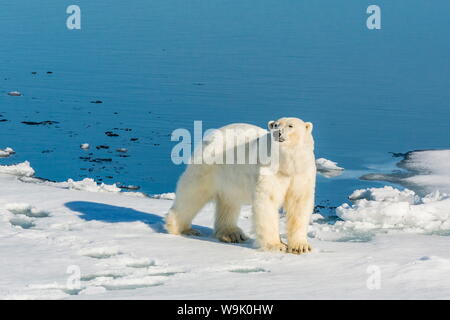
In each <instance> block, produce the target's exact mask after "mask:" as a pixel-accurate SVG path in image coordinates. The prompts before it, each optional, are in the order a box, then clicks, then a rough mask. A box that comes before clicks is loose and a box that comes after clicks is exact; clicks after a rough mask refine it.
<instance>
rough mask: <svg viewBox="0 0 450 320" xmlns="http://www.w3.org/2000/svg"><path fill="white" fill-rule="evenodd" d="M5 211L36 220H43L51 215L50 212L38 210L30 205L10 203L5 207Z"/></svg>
mask: <svg viewBox="0 0 450 320" xmlns="http://www.w3.org/2000/svg"><path fill="white" fill-rule="evenodd" d="M5 209H6V210H8V211H9V212H11V213H13V214H16V215H19V214H20V215H25V216H27V217H34V218H43V217H48V216H49V215H50V214H49V213H48V212H46V211H41V210H38V209H36V208H35V207H33V206H32V205H30V204H28V203H8V204H6V205H5Z"/></svg>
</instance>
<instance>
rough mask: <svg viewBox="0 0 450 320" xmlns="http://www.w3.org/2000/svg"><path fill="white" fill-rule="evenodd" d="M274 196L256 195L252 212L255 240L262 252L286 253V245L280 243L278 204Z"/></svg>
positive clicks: (268, 194)
mask: <svg viewBox="0 0 450 320" xmlns="http://www.w3.org/2000/svg"><path fill="white" fill-rule="evenodd" d="M277 200H278V199H276V197H275V195H274V194H270V193H262V192H261V193H258V194H257V195H256V196H255V199H254V201H253V206H252V211H253V219H254V226H255V232H256V238H257V241H258V244H259V245H260V246H261V248H262V249H263V250H267V251H281V252H286V250H287V245H286V244H285V243H283V242H281V239H280V232H279V214H278V209H279V203H278V201H277Z"/></svg>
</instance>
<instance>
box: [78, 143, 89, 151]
mask: <svg viewBox="0 0 450 320" xmlns="http://www.w3.org/2000/svg"><path fill="white" fill-rule="evenodd" d="M80 148H81V149H84V150H87V149H89V143H83V144H81V145H80Z"/></svg>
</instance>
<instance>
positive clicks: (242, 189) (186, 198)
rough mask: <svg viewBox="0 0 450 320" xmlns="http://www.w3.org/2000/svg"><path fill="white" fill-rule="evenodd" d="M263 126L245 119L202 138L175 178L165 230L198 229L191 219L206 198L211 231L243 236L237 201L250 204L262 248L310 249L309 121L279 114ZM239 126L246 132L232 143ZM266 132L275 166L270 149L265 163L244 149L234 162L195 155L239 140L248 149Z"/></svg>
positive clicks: (231, 238)
mask: <svg viewBox="0 0 450 320" xmlns="http://www.w3.org/2000/svg"><path fill="white" fill-rule="evenodd" d="M268 128H269V131H267V130H264V129H262V128H260V127H257V126H253V125H250V124H232V125H228V126H225V127H223V128H220V129H218V130H217V131H215V132H214V134H212V136H210V137H209V138H205V142H204V143H203V145H202V148H201V150H200V152H197V153H196V154H194V157H193V161H191V163H190V164H189V165H188V166H187V168H186V170H185V172H184V173H183V174H182V175H181V177H180V179H179V181H178V184H177V189H176V197H175V201H174V203H173V206H172V207H171V209H170V210H169V212H168V214H167V215H166V219H165V220H166V225H165V226H166V230H167V231H168V232H169V233H171V234H177V235H180V234H185V235H196V236H197V235H200V233H199V232H198V231H197V230H195V229H192V227H191V223H192V220H193V219H194V217H195V216H196V214H197V213H198V212H199V211H200V210H201V209H202V207H203V206H204V205H205V204H206V203H207V202H209V201H214V202H215V203H216V212H215V223H214V232H215V236H216V237H217V238H218V239H219V240H221V241H224V242H234V243H237V242H243V241H246V240H247V236H246V235H245V234H244V233H243V232H242V230H241V229H240V228H239V227H238V226H237V220H238V217H239V213H240V208H241V206H242V205H246V204H250V205H252V213H253V226H254V230H255V233H256V238H257V243H258V244H259V245H260V247H261V248H262V249H264V250H276V251H283V252H290V253H297V254H301V253H306V252H309V251H311V246H310V245H309V243H308V241H307V231H308V225H309V220H310V216H311V214H312V212H313V209H314V197H315V184H316V164H315V157H314V140H313V137H312V129H313V124H312V123H311V122H304V121H303V120H301V119H298V118H281V119H279V120H276V121H270V122H269V123H268ZM230 132H231V133H232V134H229V133H230ZM243 132H247V133H248V132H251V134H247V135H246V139H244V141H243V142H242V139H241V142H240V144H239V143H236V140H235V139H236V137H239V136H240V135H242V133H243ZM219 137H220V138H219ZM267 137H269V138H268V139H266V141H268V145H269V146H270V150H275V148H274V147H276V148H277V149H276V150H277V152H276V154H277V165H276V166H274V165H273V162H274V161H273V160H274V158H275V156H274V155H275V152H274V151H271V152H269V153H268V154H269V159H270V160H271V161H272V162H271V163H270V167H268V164H267V163H262V161H261V160H260V158H259V157H258V160H257V161H256V163H253V162H250V160H251V159H250V156H249V155H248V154H247V155H246V156H245V161H244V162H243V161H240V162H239V161H238V163H229V162H225V163H223V162H222V163H221V161H216V162H213V163H211V161H209V162H207V161H203V162H202V161H198V156H200V157H203V158H202V159H203V160H205V159H206V157H207V156H208V155H209V156H211V154H212V153H214V152H213V150H214V151H215V153H216V156H217V154H218V152H217V150H219V153H220V152H223V155H219V157H218V158H220V160H223V159H225V158H226V157H227V156H226V155H225V154H226V153H227V152H228V153H231V152H230V150H232V151H236V150H237V147H238V146H241V147H242V146H244V147H245V148H244V149H245V150H246V151H247V152H248V151H249V150H250V149H251V147H252V146H255V145H258V142H260V141H262V140H263V138H267ZM263 144H264V143H263ZM263 144H262V145H263ZM229 146H232V147H231V148H230V147H229ZM259 148H260V149H261V147H259ZM197 151H198V150H197ZM196 157H197V161H196ZM218 158H217V157H216V158H215V159H216V160H217V159H218ZM230 158H231V159H233V160H236V153H235V152H232V155H231V157H230ZM206 162H207V163H206ZM268 168H269V169H270V170H269V169H268ZM281 207H283V208H284V210H285V211H286V213H287V245H286V244H285V243H283V242H282V241H281V239H280V234H279V210H280V208H281Z"/></svg>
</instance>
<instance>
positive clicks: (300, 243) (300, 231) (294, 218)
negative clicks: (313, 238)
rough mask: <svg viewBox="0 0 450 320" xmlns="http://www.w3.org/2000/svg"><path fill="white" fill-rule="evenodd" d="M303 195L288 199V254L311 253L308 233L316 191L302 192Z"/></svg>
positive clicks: (290, 196) (292, 196)
mask: <svg viewBox="0 0 450 320" xmlns="http://www.w3.org/2000/svg"><path fill="white" fill-rule="evenodd" d="M302 193H303V194H301V195H299V196H296V195H293V194H289V192H288V196H287V197H286V201H285V209H286V211H287V235H288V250H287V251H288V252H289V253H295V254H302V253H308V252H311V250H312V247H311V246H310V245H309V243H308V239H307V233H308V226H309V220H310V218H311V214H312V212H313V210H314V190H307V189H306V190H305V189H303V190H302Z"/></svg>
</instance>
